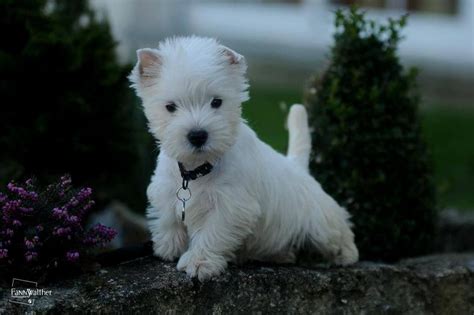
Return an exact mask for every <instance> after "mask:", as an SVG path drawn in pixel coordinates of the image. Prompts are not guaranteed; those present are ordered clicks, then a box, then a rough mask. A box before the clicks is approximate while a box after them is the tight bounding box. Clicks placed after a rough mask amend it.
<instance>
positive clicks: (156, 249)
mask: <svg viewBox="0 0 474 315" xmlns="http://www.w3.org/2000/svg"><path fill="white" fill-rule="evenodd" d="M187 238H188V237H187V235H186V231H184V230H183V229H178V230H176V231H172V232H168V233H159V234H158V235H156V236H155V237H153V253H154V254H155V256H158V257H160V258H162V259H164V260H168V261H173V260H175V259H176V258H178V257H179V256H180V255H181V254H182V253H183V252H184V251H185V250H186V244H187Z"/></svg>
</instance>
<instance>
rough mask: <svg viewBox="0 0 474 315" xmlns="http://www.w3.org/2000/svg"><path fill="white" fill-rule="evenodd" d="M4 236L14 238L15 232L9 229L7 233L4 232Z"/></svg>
mask: <svg viewBox="0 0 474 315" xmlns="http://www.w3.org/2000/svg"><path fill="white" fill-rule="evenodd" d="M2 234H4V235H6V236H8V237H12V236H13V230H12V229H8V228H7V229H6V230H5V231H3V232H2Z"/></svg>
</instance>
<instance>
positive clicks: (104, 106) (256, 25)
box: [0, 0, 474, 213]
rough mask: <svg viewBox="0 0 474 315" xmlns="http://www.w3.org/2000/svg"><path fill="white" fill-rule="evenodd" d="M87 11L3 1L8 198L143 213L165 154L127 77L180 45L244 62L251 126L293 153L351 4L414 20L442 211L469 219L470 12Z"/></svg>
mask: <svg viewBox="0 0 474 315" xmlns="http://www.w3.org/2000/svg"><path fill="white" fill-rule="evenodd" d="M89 4H90V10H89V8H87V1H83V0H77V1H71V2H68V1H60V0H52V1H47V0H35V1H25V2H17V1H14V0H13V1H12V0H0V5H1V9H2V10H1V11H2V13H1V14H2V21H1V22H2V25H1V26H2V34H3V36H4V41H3V43H2V44H1V54H0V67H1V69H2V85H1V86H0V88H1V91H2V97H3V98H4V101H2V104H1V105H0V107H1V108H2V111H1V114H2V117H0V122H1V124H0V147H2V151H1V152H0V163H1V165H0V166H1V167H0V184H2V187H4V184H5V183H6V182H7V181H8V180H10V179H17V178H25V176H30V175H39V176H40V178H43V177H48V176H53V175H54V176H56V175H57V174H61V173H63V172H70V173H72V176H73V180H75V179H76V181H78V183H79V184H81V185H91V186H92V187H93V188H95V190H96V193H97V194H98V196H97V198H98V199H99V204H101V205H102V206H105V205H106V204H110V202H111V201H114V200H119V201H121V202H123V203H124V204H126V205H127V206H128V207H130V208H132V210H134V211H135V212H139V213H143V212H144V209H145V207H146V198H145V189H146V186H147V184H148V182H149V177H150V175H151V173H152V170H153V168H154V163H155V159H156V155H157V153H158V150H157V149H156V145H155V143H154V140H153V139H152V138H151V137H150V136H149V135H148V133H147V131H146V122H145V120H144V117H143V114H142V113H141V108H140V106H139V100H138V99H137V98H136V97H135V96H134V95H132V93H131V91H130V89H128V87H127V85H128V82H127V80H126V75H127V73H128V72H129V71H130V69H131V66H132V64H133V63H135V61H136V59H135V51H136V50H137V49H138V48H143V47H156V46H157V44H158V42H159V41H160V40H162V39H164V38H166V37H169V36H173V35H192V34H195V35H201V36H212V37H217V38H218V39H219V40H220V41H221V42H222V43H223V44H224V45H227V46H229V47H231V48H233V49H235V50H236V51H238V52H239V53H241V54H243V55H245V57H246V59H247V62H248V65H249V73H248V76H249V79H250V84H251V88H250V96H251V99H250V101H248V102H247V103H245V104H244V105H243V107H244V115H245V117H246V118H247V119H248V121H249V123H250V125H251V126H252V127H253V128H254V129H255V130H256V132H257V133H258V135H259V136H260V137H261V139H262V140H264V141H265V142H267V143H269V144H270V145H271V146H273V147H274V148H276V149H277V150H279V151H282V152H284V151H285V150H286V145H287V131H286V130H285V125H284V124H285V123H284V121H285V117H286V113H287V108H288V106H289V105H291V104H292V103H301V102H302V97H303V92H304V90H305V88H306V86H307V82H308V81H309V80H310V78H311V77H312V76H317V75H318V74H320V73H321V72H322V71H323V70H324V68H325V66H326V65H327V64H328V54H329V51H330V48H331V45H332V43H333V39H332V35H333V32H334V26H333V17H334V15H333V13H334V11H335V10H336V9H338V8H344V7H348V6H350V5H353V4H356V5H358V6H360V7H362V8H363V9H364V10H366V12H367V15H368V16H369V18H371V19H375V20H380V21H384V20H386V19H387V18H388V17H393V18H397V17H400V16H401V15H403V14H406V13H408V14H409V19H408V25H407V27H406V28H405V29H404V31H403V36H404V37H405V39H404V40H403V41H402V42H401V45H400V51H399V53H400V56H401V58H402V61H403V63H404V65H405V66H407V67H410V66H416V67H418V68H419V70H420V73H419V77H418V78H419V79H418V81H419V88H420V92H421V96H422V105H421V109H420V110H421V116H422V122H423V128H424V136H425V138H426V140H427V142H428V144H429V147H430V149H431V152H432V155H433V161H434V169H435V180H436V188H437V192H438V205H439V207H440V208H456V209H460V210H463V211H469V210H473V209H474V89H473V87H474V1H471V0H362V1H355V0H260V1H257V0H255V1H251V0H229V1H199V0H190V1H172V0H168V1H166V0H162V1H160V0H90V1H89ZM94 19H95V20H96V21H95V20H94ZM107 23H109V25H110V29H109V26H108V25H107ZM110 34H112V37H110ZM114 41H115V42H116V44H117V46H116V47H114V44H113V43H114ZM115 52H116V54H115ZM25 86H28V89H27V90H26V91H25V90H24V89H23V88H22V87H25ZM117 91H119V92H117ZM15 104H18V105H15ZM26 104H27V105H26ZM64 104H67V106H69V107H68V110H63V108H65V105H64ZM20 105H21V106H20ZM131 120H133V121H131ZM317 149H318V148H315V150H317Z"/></svg>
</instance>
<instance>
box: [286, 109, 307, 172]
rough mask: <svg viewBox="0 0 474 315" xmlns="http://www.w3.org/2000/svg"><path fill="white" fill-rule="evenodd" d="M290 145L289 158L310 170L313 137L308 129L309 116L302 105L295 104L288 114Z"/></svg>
mask: <svg viewBox="0 0 474 315" xmlns="http://www.w3.org/2000/svg"><path fill="white" fill-rule="evenodd" d="M287 124H288V132H289V138H290V140H289V143H288V153H287V157H288V158H289V159H291V160H294V161H295V163H296V164H298V165H300V166H301V167H303V168H304V169H305V170H308V164H309V155H310V153H311V135H310V132H309V127H308V114H307V113H306V109H305V108H304V106H303V105H301V104H294V105H293V106H291V108H290V113H289V114H288V123H287Z"/></svg>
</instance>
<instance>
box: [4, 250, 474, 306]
mask: <svg viewBox="0 0 474 315" xmlns="http://www.w3.org/2000/svg"><path fill="white" fill-rule="evenodd" d="M46 288H47V289H51V290H52V291H53V293H52V296H51V297H48V296H44V297H40V298H36V300H35V303H34V305H33V306H23V305H17V304H13V303H11V302H9V301H8V299H9V295H10V289H9V288H4V289H2V290H1V291H0V292H1V295H0V312H2V313H8V314H12V313H13V314H14V313H25V312H28V311H35V312H36V313H50V314H64V313H83V312H86V311H87V312H92V313H96V312H100V313H120V312H123V313H127V314H128V313H130V314H135V313H150V312H153V313H160V314H161V313H167V314H169V313H171V314H173V313H177V314H190V313H196V314H200V313H206V314H209V313H213V314H228V313H263V314H265V313H271V314H275V313H285V314H287V313H292V314H295V313H315V314H470V315H472V314H474V253H470V254H469V253H466V254H443V255H436V256H426V257H420V258H415V259H408V260H404V261H401V262H399V263H398V264H395V265H387V264H379V263H368V262H361V263H358V264H357V265H355V266H352V267H348V268H335V267H329V266H326V265H324V264H317V265H314V266H312V267H305V268H303V267H298V266H275V265H259V264H250V265H244V266H230V267H229V270H228V271H226V272H225V274H223V275H222V276H221V277H219V278H218V279H215V280H211V281H209V282H206V283H199V282H198V281H197V280H192V279H189V278H187V277H186V275H185V274H183V273H180V272H178V271H176V269H175V264H174V263H164V262H161V261H159V260H158V259H156V258H153V257H145V258H140V259H137V260H134V261H131V262H127V263H123V264H120V265H117V266H113V267H109V268H106V269H102V270H99V271H98V272H96V273H94V274H88V275H83V276H81V277H79V278H76V279H70V280H67V281H63V282H61V283H57V284H54V285H50V286H47V287H46Z"/></svg>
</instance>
